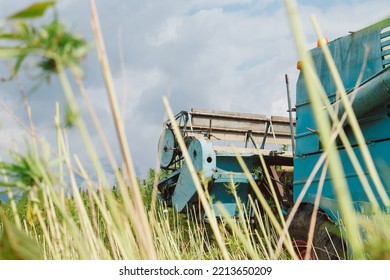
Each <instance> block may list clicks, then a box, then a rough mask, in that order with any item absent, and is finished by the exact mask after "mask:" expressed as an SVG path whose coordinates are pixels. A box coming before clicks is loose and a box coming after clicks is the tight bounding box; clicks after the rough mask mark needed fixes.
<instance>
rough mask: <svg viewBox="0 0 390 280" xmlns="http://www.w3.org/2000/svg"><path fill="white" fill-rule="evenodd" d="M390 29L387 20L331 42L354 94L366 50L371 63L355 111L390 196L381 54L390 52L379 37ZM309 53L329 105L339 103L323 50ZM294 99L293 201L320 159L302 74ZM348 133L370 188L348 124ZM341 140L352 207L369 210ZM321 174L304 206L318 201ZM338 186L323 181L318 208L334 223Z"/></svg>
mask: <svg viewBox="0 0 390 280" xmlns="http://www.w3.org/2000/svg"><path fill="white" fill-rule="evenodd" d="M388 25H389V20H385V21H383V22H380V23H378V24H376V25H373V26H370V27H368V28H365V29H363V30H361V31H357V32H354V33H352V34H350V35H348V36H345V37H343V38H339V39H337V40H335V41H333V42H330V43H329V49H330V51H331V53H332V55H333V58H334V61H335V63H336V66H337V68H338V70H339V73H340V76H341V79H342V81H343V83H344V86H345V88H346V89H347V90H350V89H353V87H354V86H355V84H356V81H357V78H358V76H359V74H360V72H361V68H362V64H363V61H364V57H365V52H366V48H365V47H368V60H367V66H366V68H365V69H364V72H363V85H362V87H361V89H360V92H358V94H357V96H356V99H355V102H354V105H353V108H354V111H355V113H356V114H357V116H358V121H359V124H360V126H361V129H362V132H363V134H364V137H365V140H366V142H367V143H368V145H369V150H370V152H371V155H372V157H373V159H374V162H375V164H376V167H377V169H378V170H379V172H380V177H381V180H382V183H383V184H384V186H385V188H386V191H387V193H388V194H390V157H389V156H388V155H389V154H390V117H389V116H390V114H389V112H390V71H388V70H389V69H388V68H386V69H384V66H383V59H384V58H383V57H384V56H383V51H385V52H386V51H387V50H383V48H382V47H383V45H384V44H387V43H384V42H381V37H383V36H385V35H386V34H385V35H383V32H382V30H383V28H384V27H387V26H388ZM381 32H382V34H381ZM310 52H311V55H312V56H313V59H314V62H315V67H316V71H317V73H318V75H319V78H320V80H321V83H322V85H323V87H324V89H325V91H326V93H327V95H328V97H329V100H330V102H331V103H333V102H335V91H336V87H335V84H334V82H333V80H332V78H331V75H330V73H329V70H328V67H327V65H326V62H325V60H324V57H323V55H322V52H321V50H320V48H315V49H313V50H311V51H310ZM303 71H304V70H303ZM379 75H380V76H379ZM296 100H297V104H296V110H297V126H296V147H297V148H296V157H295V159H294V201H295V200H296V199H297V197H298V195H299V194H300V192H301V190H302V188H303V186H304V184H305V183H306V181H307V179H308V177H309V175H310V173H311V171H312V169H313V167H314V166H315V164H316V163H317V161H318V158H319V157H320V154H321V147H320V144H319V139H318V136H317V135H316V134H314V133H310V132H308V129H307V128H309V129H311V130H314V131H316V130H317V128H316V124H315V122H314V116H313V114H315V112H312V110H311V107H310V100H309V98H308V94H307V91H306V88H305V85H304V80H303V75H300V77H299V79H298V82H297V98H296ZM341 108H342V107H341ZM345 131H346V134H347V136H348V138H349V140H350V142H351V144H352V145H355V147H354V151H355V153H356V155H357V156H358V159H359V161H360V162H361V163H362V167H363V169H364V170H365V172H366V175H367V178H368V180H369V182H370V184H371V185H372V181H371V179H370V177H369V176H368V173H367V169H366V166H365V165H364V163H363V160H362V157H361V155H360V151H359V147H357V146H356V140H355V139H354V136H353V134H352V131H351V129H350V128H349V127H348V125H346V126H345ZM337 141H338V142H337V143H338V145H340V146H339V152H340V158H341V160H342V163H343V168H344V171H345V177H346V179H347V183H348V186H349V190H350V192H351V196H352V200H353V203H354V205H355V207H356V209H359V210H361V211H363V210H364V211H366V209H367V202H368V200H367V196H366V195H365V193H364V190H363V187H362V185H361V182H360V180H359V179H358V177H357V175H356V171H355V170H354V168H353V167H352V164H351V162H350V160H349V158H348V156H347V154H346V152H345V150H344V148H343V147H342V146H341V143H340V141H339V140H337ZM320 173H321V171H320V172H319V173H318V174H317V176H316V177H315V179H314V181H313V183H312V184H311V185H310V188H309V189H308V191H307V193H306V194H305V196H304V202H308V203H313V202H314V198H315V195H316V193H317V188H318V184H319V178H320V175H319V174H320ZM372 186H373V185H372ZM335 187H337V186H333V185H332V182H331V179H330V178H329V175H328V176H327V177H326V179H325V181H324V186H323V191H322V197H321V204H320V207H321V208H323V209H324V210H325V211H326V212H327V213H328V214H329V215H330V216H331V217H333V218H334V219H336V218H337V216H338V213H337V211H338V203H337V200H336V197H335V193H334V191H333V189H334V188H335ZM374 193H375V195H376V197H377V198H378V199H379V196H378V194H377V192H376V191H374ZM382 206H383V205H382Z"/></svg>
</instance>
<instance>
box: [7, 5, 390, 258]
mask: <svg viewBox="0 0 390 280" xmlns="http://www.w3.org/2000/svg"><path fill="white" fill-rule="evenodd" d="M292 2H293V1H286V6H287V9H288V11H289V16H290V18H291V25H292V27H293V32H294V33H295V37H296V40H297V46H298V50H299V54H300V57H301V59H302V63H303V65H304V66H305V73H307V75H308V76H307V80H308V81H310V82H309V83H308V85H307V86H308V89H309V92H310V93H312V94H311V99H312V103H313V106H314V107H313V109H314V110H316V111H318V112H320V111H323V110H322V108H323V107H324V105H327V104H326V103H325V102H326V101H325V100H326V97H325V98H324V92H323V91H321V86H320V85H319V84H318V77H316V76H315V73H314V70H312V66H311V65H312V62H311V59H310V57H308V55H307V53H306V47H305V46H304V44H303V42H304V39H303V36H302V34H301V31H300V30H301V28H300V27H299V21H298V19H297V12H296V10H295V6H294V5H293V4H292ZM53 6H55V2H53V1H50V2H37V3H35V4H32V5H31V6H29V7H26V8H25V9H24V10H21V11H18V12H16V13H15V14H13V15H10V16H9V17H7V18H6V24H5V25H3V26H1V27H0V39H1V42H3V43H2V45H1V46H0V58H2V59H7V60H9V61H11V62H12V67H11V71H10V74H9V76H8V77H6V78H5V79H3V80H4V81H3V82H14V79H15V77H17V75H18V73H19V72H20V71H21V69H22V68H21V66H22V65H23V63H24V62H25V61H27V60H33V61H34V62H35V65H36V68H37V69H36V71H38V72H39V73H40V75H39V78H41V77H43V78H45V79H58V81H59V82H60V84H61V86H62V89H63V92H62V93H61V94H64V96H65V98H66V101H67V107H66V108H67V109H66V110H65V111H64V112H61V111H60V109H59V106H57V108H56V114H55V116H52V117H53V118H54V123H53V125H54V126H55V128H56V130H55V131H56V139H57V146H56V147H55V149H50V148H49V147H48V146H47V145H46V144H45V142H44V141H42V139H41V137H39V135H37V134H36V131H35V128H34V123H33V122H32V118H31V115H30V110H29V104H28V99H25V109H26V114H27V116H29V122H28V123H27V124H25V126H26V127H27V129H28V132H29V134H30V136H31V137H30V138H28V139H26V147H25V149H24V150H25V152H20V151H12V152H11V151H10V152H9V159H7V160H4V161H1V162H0V172H1V178H0V181H1V182H0V185H1V186H2V190H3V192H4V193H5V194H7V196H8V198H9V199H8V201H1V202H0V259H56V260H57V259H58V260H62V259H72V260H80V259H92V260H95V259H115V260H118V259H162V260H164V259H175V260H181V259H214V260H215V259H235V260H243V259H245V260H247V259H298V258H299V257H298V256H297V254H296V252H295V250H294V248H293V247H294V244H293V242H292V241H291V240H290V237H289V234H288V230H287V228H288V226H289V224H290V222H291V219H286V218H285V217H284V215H283V213H282V212H281V209H280V207H279V206H278V205H275V206H274V207H270V203H269V202H267V201H265V200H264V197H262V194H261V193H258V192H257V193H256V196H257V197H256V198H253V199H252V200H251V201H252V203H253V207H254V209H255V217H256V221H255V223H254V224H251V223H248V218H247V213H246V212H245V210H244V209H242V211H241V215H240V216H238V217H236V218H234V219H232V218H231V217H228V216H225V217H224V219H222V220H217V219H216V218H215V217H214V215H213V212H212V208H211V207H210V203H209V202H210V197H209V196H208V194H207V191H205V188H204V187H203V186H204V183H205V182H202V180H201V178H199V176H198V175H197V174H196V173H195V172H194V171H193V172H192V179H193V180H194V182H195V185H196V187H197V190H198V193H199V197H200V200H201V203H202V207H203V209H204V210H205V212H206V214H207V216H208V223H204V222H200V221H199V220H197V219H196V217H194V216H192V215H188V216H186V215H182V214H177V213H175V212H174V211H173V210H172V209H171V208H167V207H166V206H165V205H163V204H161V203H160V202H159V201H158V199H156V196H155V193H153V185H155V184H156V182H157V180H158V178H159V176H161V174H160V173H159V172H156V171H155V170H153V169H151V170H150V172H149V176H148V178H146V179H139V178H137V177H136V174H135V171H134V167H133V162H132V157H131V153H130V150H129V148H128V146H127V140H126V137H125V134H124V128H123V122H122V120H121V114H120V112H119V106H118V101H117V96H116V93H115V88H114V85H113V80H112V76H111V72H110V69H109V66H108V60H107V55H106V53H105V45H104V41H103V37H102V34H101V31H100V26H99V20H98V15H97V10H96V7H95V4H94V1H93V0H91V1H90V6H91V18H92V20H91V22H92V27H93V30H94V35H95V44H94V45H95V46H96V51H97V54H98V57H99V61H100V64H101V69H102V73H103V79H104V82H105V85H106V92H107V96H108V99H109V102H110V109H111V114H112V117H113V121H114V124H115V129H116V133H117V134H116V137H117V139H118V143H119V148H120V151H121V155H122V161H123V164H121V165H119V164H118V163H117V161H116V160H115V157H114V155H113V154H114V153H113V151H112V149H111V147H110V146H109V145H108V142H107V135H105V134H104V132H103V129H102V127H101V124H100V122H99V120H98V117H97V115H96V112H95V110H94V108H93V107H92V106H91V102H90V100H89V97H88V93H87V92H86V90H85V87H84V84H83V79H82V67H81V64H80V63H81V61H82V60H83V59H86V56H87V54H88V51H89V45H88V43H87V42H86V41H85V40H84V39H82V38H81V37H79V36H77V35H75V34H72V33H71V32H69V31H67V28H66V26H65V25H64V24H62V23H61V21H60V20H59V19H58V18H55V19H53V20H52V21H49V22H48V23H44V24H42V25H39V26H36V25H34V22H33V21H30V20H31V19H36V18H40V17H43V16H44V15H45V12H46V11H47V10H49V9H52V8H53ZM38 22H41V21H38ZM313 22H314V26H315V27H316V30H317V31H318V34H319V38H320V39H321V38H322V35H321V33H320V30H319V28H318V26H317V24H316V22H315V20H314V19H313ZM35 24H36V22H35ZM323 48H324V52H326V51H327V50H326V45H323ZM329 65H330V66H332V60H331V58H329ZM334 79H335V80H336V81H339V79H338V75H337V71H334ZM71 83H74V84H76V85H77V89H76V90H74V88H73V87H72V86H71ZM337 84H338V87H339V91H340V93H341V94H345V89H343V86H342V84H340V83H339V82H338V83H337ZM318 92H319V93H320V94H318ZM77 94H81V95H82V96H83V98H84V100H85V103H86V107H87V108H88V112H89V114H90V117H91V119H92V121H93V124H94V126H95V128H96V130H97V131H98V133H99V136H100V138H101V141H102V143H103V146H104V152H105V154H106V156H107V158H108V160H109V162H110V164H111V168H112V172H114V173H115V176H116V182H115V184H114V185H112V184H110V183H109V180H108V179H107V177H106V172H105V170H104V169H103V166H102V164H101V162H100V161H99V160H98V154H97V151H96V149H95V147H94V145H93V143H92V141H91V137H90V135H89V133H88V130H87V128H86V124H85V121H84V120H83V119H82V117H81V116H80V113H79V106H78V104H77V103H76V101H75V95H77ZM163 103H164V105H165V107H166V110H167V115H168V117H169V118H170V119H171V121H172V123H174V121H173V113H172V111H171V109H170V105H169V102H168V99H167V98H164V99H163ZM330 110H331V109H330ZM330 114H331V115H332V112H330ZM333 115H334V113H333ZM348 118H351V119H353V118H354V116H353V112H349V113H348ZM327 120H328V118H327V117H323V116H321V114H318V120H317V121H318V126H319V127H321V131H323V134H322V135H321V137H322V143H324V156H323V157H322V160H323V161H322V162H320V163H319V165H321V164H324V162H326V163H325V164H326V165H327V166H328V167H329V169H330V170H329V172H330V174H331V175H332V176H333V178H334V180H335V182H337V186H338V188H337V190H338V192H337V196H338V199H339V201H340V214H341V220H340V224H341V231H342V233H343V238H344V239H345V240H346V244H347V248H346V251H345V254H344V255H343V256H340V257H345V258H351V259H387V258H389V257H390V233H389V232H390V231H389V230H388V229H389V228H390V220H389V217H388V215H386V213H383V212H381V211H379V210H378V208H377V207H376V205H377V203H376V202H375V200H374V201H373V207H374V208H373V210H374V212H376V214H375V215H373V216H363V215H361V214H359V213H356V212H355V210H354V209H353V208H352V203H351V200H350V196H349V194H348V189H347V186H346V183H345V179H343V176H340V175H342V174H339V170H340V168H339V166H340V164H341V163H340V160H339V157H338V154H337V150H336V148H335V144H334V142H335V141H334V139H335V138H336V135H338V134H340V133H341V134H342V125H341V124H340V121H339V120H338V119H337V118H336V117H334V118H333V119H332V122H331V123H330V122H327ZM69 129H77V130H78V131H79V132H80V134H81V136H82V139H83V141H84V144H85V148H86V150H87V152H88V155H89V161H90V162H91V163H92V164H93V170H92V171H91V170H89V171H88V172H87V171H86V169H85V167H84V164H83V163H82V162H81V161H80V160H79V158H78V157H77V155H73V153H72V151H71V150H70V149H69V145H68V141H71V140H70V139H68V137H67V132H68V131H69ZM177 129H178V128H177V127H175V131H176V136H179V133H177ZM353 129H354V130H356V134H357V135H359V127H358V126H354V127H353ZM178 140H179V144H180V145H181V148H182V150H183V151H186V148H185V144H184V143H183V141H182V139H181V138H180V137H178ZM347 144H348V143H347ZM347 144H346V146H348V145H347ZM361 145H362V147H364V146H365V144H364V143H361ZM150 148H155V147H150ZM259 156H260V155H259ZM184 158H185V160H186V162H187V164H188V165H189V166H191V163H190V160H189V157H188V154H187V155H186V153H184ZM369 160H370V159H369V157H367V162H368V163H369ZM242 167H243V170H244V171H246V172H247V173H248V174H249V171H248V170H247V169H246V168H245V166H242ZM372 172H373V174H374V173H375V172H376V171H375V170H372ZM80 178H81V180H80ZM91 178H97V179H95V180H92V179H91ZM249 179H250V178H249ZM252 183H253V182H252ZM308 184H310V182H308ZM271 185H272V184H271ZM228 187H229V188H230V189H231V192H232V193H233V194H234V191H235V186H234V184H231V185H230V186H228ZM376 188H377V189H379V190H380V188H381V186H376ZM387 199H388V198H387ZM237 200H238V198H237ZM255 200H256V201H258V202H259V205H258V204H256V203H255V202H254V201H255ZM385 201H386V200H385ZM298 204H299V201H298V202H297V204H296V206H295V207H293V209H292V211H293V212H294V211H296V207H297V206H298ZM317 206H318V205H317ZM260 209H262V210H261V211H260ZM317 209H318V208H317ZM220 211H221V212H222V213H223V207H222V206H221V209H220ZM315 211H317V210H315ZM290 217H292V215H291V216H290ZM313 217H314V216H313ZM315 222H316V221H315V219H314V220H313V221H312V225H313V227H314V224H315ZM310 234H312V232H311V233H310Z"/></svg>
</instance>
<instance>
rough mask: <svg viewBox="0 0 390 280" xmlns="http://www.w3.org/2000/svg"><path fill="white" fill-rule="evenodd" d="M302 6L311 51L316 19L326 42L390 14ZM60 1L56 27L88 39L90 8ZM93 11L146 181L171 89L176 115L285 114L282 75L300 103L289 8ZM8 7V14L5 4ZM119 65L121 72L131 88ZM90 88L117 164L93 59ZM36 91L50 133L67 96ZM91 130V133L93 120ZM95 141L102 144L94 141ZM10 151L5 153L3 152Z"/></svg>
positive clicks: (191, 4) (187, 4)
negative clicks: (62, 24)
mask: <svg viewBox="0 0 390 280" xmlns="http://www.w3.org/2000/svg"><path fill="white" fill-rule="evenodd" d="M1 1H3V2H4V1H5V0H0V2H1ZM298 2H302V3H303V4H301V5H300V6H299V10H300V15H301V18H302V19H303V23H304V26H305V30H306V32H307V38H308V41H309V43H310V44H309V47H314V46H315V42H316V39H315V36H314V32H313V31H312V28H311V25H310V22H309V20H308V17H309V15H310V14H312V13H314V14H315V15H316V16H317V17H318V20H319V22H320V25H321V27H322V29H323V31H324V33H325V34H326V36H327V37H328V38H329V39H330V40H333V39H336V38H337V37H340V36H343V35H346V34H348V31H350V30H356V29H359V28H362V27H364V26H366V25H367V24H371V23H373V22H375V21H376V20H380V19H382V18H383V17H384V16H388V11H387V10H386V9H384V8H383V7H387V3H385V2H386V1H384V0H376V1H369V0H361V1H358V2H356V4H353V5H352V4H345V3H344V2H341V1H330V2H329V3H328V2H327V3H326V5H325V4H323V2H322V1H321V2H318V1H317V2H316V1H314V2H313V1H304V2H303V1H298ZM352 2H353V1H352ZM60 3H61V4H60V8H59V9H60V10H59V14H60V19H62V20H64V21H66V22H67V23H70V24H71V25H72V30H76V31H81V32H83V33H85V34H86V36H87V37H88V38H89V39H91V40H92V38H93V36H92V34H91V33H90V32H91V31H90V27H89V25H88V24H89V21H88V17H89V10H88V5H87V3H86V2H85V1H82V2H80V1H75V0H73V1H69V2H67V3H66V4H64V2H63V1H61V2H60ZM348 3H351V1H348ZM96 4H97V8H98V10H99V15H100V19H101V25H102V29H103V34H104V37H105V41H106V47H107V51H108V55H109V58H110V63H111V69H112V73H113V75H114V79H115V84H116V87H117V93H118V96H119V100H120V102H121V107H122V108H125V109H126V119H125V126H126V132H127V135H128V141H129V145H130V147H131V150H132V153H133V158H134V163H135V165H136V168H137V170H138V171H139V172H140V173H141V174H145V172H146V170H147V169H148V168H149V167H155V160H156V150H157V142H158V137H159V134H160V129H161V123H162V121H163V116H164V108H163V105H162V102H161V96H162V95H166V94H167V92H168V91H169V90H172V95H171V97H170V102H171V106H172V107H173V109H174V111H175V112H178V111H180V110H189V109H190V108H191V107H204V108H210V109H218V110H232V111H242V112H251V113H259V114H266V115H286V114H287V113H286V110H287V105H286V85H285V83H284V75H285V74H286V73H287V74H288V75H289V76H290V83H291V84H290V89H291V92H292V97H293V100H294V95H295V94H294V93H295V81H296V78H297V76H298V74H299V72H298V71H297V70H296V68H295V66H296V60H297V58H296V51H295V45H294V43H293V39H292V36H291V30H290V27H289V24H288V18H287V15H286V12H285V9H284V6H283V1H281V0H266V1H255V0H252V1H251V0H215V1H210V0H188V1H179V0H167V1H152V0H145V1H136V0H132V1H98V2H97V3H96ZM7 5H9V6H7ZM7 5H6V6H7V7H8V8H9V9H10V7H11V5H10V4H9V3H8V1H7ZM9 9H8V10H9ZM119 30H122V37H123V42H122V44H123V49H124V52H125V53H124V58H120V56H119V55H118V44H119V43H120V42H118V32H119ZM121 59H122V61H121ZM120 63H124V64H125V71H126V73H125V77H126V79H125V83H126V85H125V86H123V82H124V81H123V80H122V75H123V73H122V68H121V65H120ZM86 85H87V88H88V92H89V94H90V96H91V99H92V102H93V104H94V106H95V108H96V110H97V111H98V115H99V116H100V119H101V121H102V123H103V125H104V127H105V129H106V130H107V134H108V135H110V144H111V145H112V148H113V149H114V150H115V153H116V155H118V160H119V159H120V157H119V149H118V146H117V143H116V138H115V130H114V127H113V124H112V118H111V116H110V115H109V107H108V101H107V97H106V94H105V88H104V84H103V82H102V79H101V74H100V70H99V66H98V63H97V59H96V56H95V55H94V54H93V52H91V54H90V55H89V58H88V61H87V62H86ZM124 90H126V91H127V92H128V95H127V97H126V98H125V99H123V98H122V92H123V91H124ZM40 91H42V93H39V94H36V95H33V96H31V98H30V102H31V104H32V109H33V113H34V114H35V117H34V120H35V121H36V122H37V125H38V126H40V125H41V126H42V127H45V126H47V125H48V123H50V122H52V119H53V110H52V109H50V108H51V107H52V106H53V105H52V104H53V102H54V100H55V99H56V98H57V96H58V99H61V98H60V96H62V95H61V94H60V91H59V92H58V94H57V91H54V92H55V94H57V95H55V94H53V93H52V91H53V90H52V88H51V89H47V88H45V87H41V88H40ZM49 91H50V93H51V94H50V93H49ZM9 95H10V96H11V95H12V93H11V92H10V93H9ZM11 100H14V99H12V97H11ZM79 100H80V102H82V101H81V99H79ZM42 108H48V109H47V110H42ZM46 111H47V112H46ZM3 122H4V121H3ZM87 123H88V125H91V122H90V121H88V122H87ZM0 129H1V127H0ZM93 131H94V130H93V129H91V132H92V133H94V132H93ZM7 133H8V134H9V135H11V134H12V133H11V131H9V132H7ZM48 133H49V131H48V132H47V134H48ZM74 141H75V142H76V143H75V144H74V149H75V150H77V149H80V150H82V149H83V148H82V147H83V145H82V144H81V143H82V142H81V141H79V140H77V139H76V137H75V138H74ZM95 141H96V142H98V139H97V138H96V137H95ZM7 143H9V141H8V142H4V143H2V142H1V143H0V145H1V144H3V145H5V146H7V145H8V144H7ZM3 145H2V146H3Z"/></svg>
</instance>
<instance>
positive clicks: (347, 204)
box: [285, 0, 364, 259]
mask: <svg viewBox="0 0 390 280" xmlns="http://www.w3.org/2000/svg"><path fill="white" fill-rule="evenodd" d="M285 3H286V6H287V10H288V14H289V17H290V23H291V26H292V31H293V33H294V37H295V41H296V44H297V49H298V52H299V56H300V57H301V59H302V65H303V75H304V78H305V84H306V88H307V92H308V94H309V97H310V100H311V106H312V110H313V112H315V113H314V114H313V115H314V118H315V122H316V124H317V127H318V129H319V131H320V139H321V143H322V144H323V149H324V151H327V152H328V159H329V171H330V175H331V177H332V180H333V186H334V191H335V194H336V197H337V199H338V202H339V209H340V213H341V216H342V217H343V218H344V219H345V223H346V232H347V235H348V238H349V241H350V244H351V247H352V248H353V251H354V252H353V253H354V255H355V257H356V258H358V259H362V258H363V257H364V255H363V244H362V240H361V236H360V234H359V227H358V222H357V217H356V214H355V211H354V209H353V206H352V203H351V202H352V199H351V195H350V192H349V190H348V185H347V183H346V180H345V177H344V171H343V170H344V169H343V165H342V163H341V160H340V157H339V154H338V151H337V148H336V145H335V144H334V143H329V139H331V129H330V128H331V125H330V122H329V118H328V116H327V114H326V112H325V111H324V110H323V108H324V104H323V103H322V101H321V97H320V96H319V95H318V90H321V85H319V84H315V83H314V81H315V80H316V79H315V77H316V74H315V70H314V65H313V61H312V59H311V57H310V56H309V54H308V53H307V51H306V46H305V43H304V36H303V34H302V29H301V27H300V23H299V19H298V16H297V14H298V13H297V10H296V4H295V1H292V0H286V1H285ZM322 90H323V89H322Z"/></svg>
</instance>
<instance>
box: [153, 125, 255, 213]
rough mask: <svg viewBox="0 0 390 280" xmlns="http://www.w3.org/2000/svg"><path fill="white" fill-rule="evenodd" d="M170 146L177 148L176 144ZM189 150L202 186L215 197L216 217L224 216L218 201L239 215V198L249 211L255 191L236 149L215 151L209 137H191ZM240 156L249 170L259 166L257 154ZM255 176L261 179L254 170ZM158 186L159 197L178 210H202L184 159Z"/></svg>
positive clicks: (213, 198)
mask: <svg viewBox="0 0 390 280" xmlns="http://www.w3.org/2000/svg"><path fill="white" fill-rule="evenodd" d="M168 130H169V129H168ZM163 134H164V133H163ZM167 135H171V133H170V132H166V131H165V138H166V137H171V136H167ZM163 138H164V137H163ZM164 143H168V145H171V143H172V141H171V139H169V141H168V140H167V141H164ZM170 147H171V148H173V149H175V147H174V146H170ZM165 148H167V147H165V146H162V148H161V149H160V151H161V152H162V155H161V157H162V159H164V156H166V155H164V153H168V149H165ZM188 152H189V155H190V157H191V162H192V164H193V165H194V167H195V170H196V172H197V175H198V177H199V179H200V180H201V183H202V185H205V186H206V187H207V191H206V192H207V193H208V195H209V197H210V198H211V200H212V207H213V210H214V213H215V215H216V216H220V215H221V214H220V212H219V211H218V207H217V202H219V203H221V204H222V205H223V207H224V208H225V209H226V210H227V212H228V214H229V215H230V216H235V215H237V214H238V209H239V207H238V205H237V202H238V201H239V202H240V203H242V204H243V207H246V209H247V210H248V211H250V207H249V201H248V195H250V194H252V197H254V194H253V190H252V188H251V186H250V185H249V182H248V178H247V176H246V175H245V174H244V173H243V171H242V169H241V166H240V164H239V163H238V161H237V158H236V154H235V153H234V152H222V151H221V152H220V151H215V150H214V148H213V144H212V142H211V141H210V140H209V139H208V138H191V140H190V143H189V144H188ZM240 156H241V157H242V158H243V160H244V162H245V164H246V165H247V167H248V168H249V169H250V170H252V169H253V168H254V166H256V165H257V166H258V165H259V157H258V156H256V155H254V154H251V153H248V154H241V155H240ZM170 160H171V159H170V156H168V160H166V159H164V163H167V162H168V161H170ZM252 176H253V178H254V179H256V180H257V179H258V176H257V175H255V174H254V173H252ZM231 184H234V186H235V191H236V193H237V198H238V200H237V199H236V198H235V196H234V195H233V193H232V191H231ZM158 189H159V191H160V198H162V200H163V201H164V202H166V203H167V204H168V205H169V206H173V207H174V208H175V209H176V210H177V211H178V212H182V213H186V212H187V211H189V210H195V211H196V212H198V210H201V205H200V201H199V199H198V194H197V191H196V188H195V184H194V181H193V179H192V177H191V174H190V172H189V169H188V166H187V163H185V162H182V165H181V167H180V168H178V169H177V170H174V171H173V172H172V173H171V174H169V175H168V176H166V177H165V178H163V179H162V180H160V181H159V183H158ZM201 212H202V211H201ZM202 215H203V213H202Z"/></svg>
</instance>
